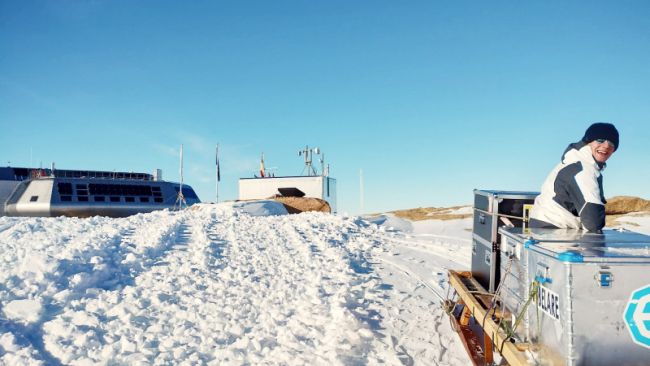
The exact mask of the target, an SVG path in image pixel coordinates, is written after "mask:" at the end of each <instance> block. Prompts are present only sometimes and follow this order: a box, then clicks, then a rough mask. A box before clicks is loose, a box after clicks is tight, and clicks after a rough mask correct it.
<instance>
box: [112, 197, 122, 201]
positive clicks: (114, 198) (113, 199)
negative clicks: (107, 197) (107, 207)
mask: <svg viewBox="0 0 650 366" xmlns="http://www.w3.org/2000/svg"><path fill="white" fill-rule="evenodd" d="M111 202H120V197H115V196H111Z"/></svg>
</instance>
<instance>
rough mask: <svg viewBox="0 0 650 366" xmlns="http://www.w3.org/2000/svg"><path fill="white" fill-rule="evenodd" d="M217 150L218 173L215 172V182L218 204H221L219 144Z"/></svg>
mask: <svg viewBox="0 0 650 366" xmlns="http://www.w3.org/2000/svg"><path fill="white" fill-rule="evenodd" d="M216 150H217V151H216V153H215V156H216V162H217V168H216V171H215V181H216V187H217V203H219V180H221V179H220V178H221V177H220V176H219V175H220V174H219V144H217V149H216Z"/></svg>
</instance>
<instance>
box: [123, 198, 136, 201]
mask: <svg viewBox="0 0 650 366" xmlns="http://www.w3.org/2000/svg"><path fill="white" fill-rule="evenodd" d="M124 202H135V197H124Z"/></svg>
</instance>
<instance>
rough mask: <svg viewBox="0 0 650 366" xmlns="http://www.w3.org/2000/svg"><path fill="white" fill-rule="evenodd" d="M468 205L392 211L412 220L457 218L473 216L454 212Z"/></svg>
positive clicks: (400, 216) (396, 214)
mask: <svg viewBox="0 0 650 366" xmlns="http://www.w3.org/2000/svg"><path fill="white" fill-rule="evenodd" d="M463 207H467V206H453V207H418V208H413V209H409V210H398V211H392V212H390V213H392V214H393V215H395V216H397V217H399V218H402V219H407V220H411V221H421V220H457V219H465V218H468V217H471V216H472V214H457V213H452V212H454V211H456V210H458V209H460V208H463Z"/></svg>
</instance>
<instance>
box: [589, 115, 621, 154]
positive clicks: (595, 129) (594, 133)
mask: <svg viewBox="0 0 650 366" xmlns="http://www.w3.org/2000/svg"><path fill="white" fill-rule="evenodd" d="M598 139H605V140H609V141H610V142H611V143H613V144H614V150H618V131H617V130H616V127H614V125H613V124H611V123H604V122H598V123H594V124H593V125H591V126H589V128H588V129H587V131H585V136H584V137H583V138H582V141H584V142H586V143H590V142H592V141H594V140H598Z"/></svg>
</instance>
